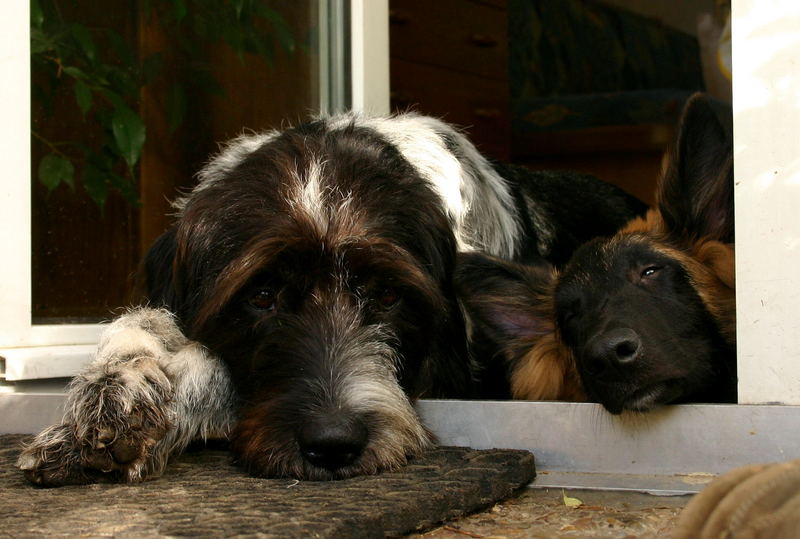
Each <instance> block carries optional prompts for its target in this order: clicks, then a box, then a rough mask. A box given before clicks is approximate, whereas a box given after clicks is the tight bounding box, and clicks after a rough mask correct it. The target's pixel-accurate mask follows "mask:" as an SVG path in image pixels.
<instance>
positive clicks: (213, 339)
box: [18, 114, 643, 485]
mask: <svg viewBox="0 0 800 539" xmlns="http://www.w3.org/2000/svg"><path fill="white" fill-rule="evenodd" d="M199 179H200V182H199V184H198V185H197V187H196V188H195V189H194V190H193V191H192V192H191V193H190V194H188V195H187V196H186V197H184V198H183V199H180V200H179V201H178V202H177V203H176V210H177V212H178V217H177V221H176V223H175V225H174V226H173V227H172V228H171V229H169V230H168V231H167V232H165V233H164V235H163V236H162V237H161V238H160V239H158V240H157V241H156V243H155V245H154V246H153V247H152V249H151V250H150V252H149V254H148V256H147V258H146V263H145V268H144V269H145V271H144V275H145V281H146V285H147V292H148V297H149V300H150V302H151V303H150V306H149V307H142V308H138V309H135V310H133V311H131V312H129V313H127V314H125V315H123V316H121V317H120V318H118V319H117V320H115V321H114V322H113V323H112V324H111V325H110V326H109V327H108V329H107V330H106V332H105V334H104V335H103V337H102V339H101V342H100V346H99V349H98V353H97V357H96V359H95V360H94V362H92V363H91V364H90V365H89V366H88V367H87V368H86V370H85V371H84V372H83V373H81V374H80V375H79V376H78V377H76V378H75V380H74V382H73V384H72V386H71V388H70V391H69V395H68V400H67V411H66V414H65V416H64V419H63V421H62V422H61V423H59V424H57V425H53V426H52V427H50V428H48V429H46V430H45V431H43V432H42V433H40V434H39V435H38V436H37V437H36V439H35V440H34V441H33V443H32V444H31V445H29V446H28V447H27V448H26V449H25V450H24V451H23V453H22V455H21V457H20V458H19V461H18V465H19V467H20V468H22V470H24V472H25V474H26V476H27V477H28V479H29V480H31V481H32V482H34V483H36V484H40V485H60V484H66V483H85V482H89V481H94V480H111V481H121V482H132V481H139V480H142V479H145V478H148V477H156V476H158V475H159V474H161V473H162V471H163V470H164V467H165V466H166V464H167V461H168V459H169V457H170V456H171V455H174V454H176V453H179V452H180V451H182V450H183V448H184V447H186V445H187V444H188V443H189V442H190V441H191V440H193V439H195V438H205V437H217V436H222V437H227V438H229V439H230V441H231V447H232V449H233V451H234V453H235V455H236V457H237V458H238V461H239V462H240V463H241V464H242V465H243V466H244V467H245V468H246V469H247V470H248V471H249V472H250V473H252V474H254V475H259V476H292V477H297V478H302V479H312V480H319V479H338V478H344V477H350V476H354V475H359V474H371V473H377V472H379V471H381V470H387V469H393V468H396V467H398V466H400V465H402V464H403V463H404V462H405V461H406V458H407V457H408V456H413V455H415V454H418V453H419V452H420V451H422V450H423V449H424V448H426V447H429V446H430V444H431V442H432V440H431V436H430V434H429V432H428V431H427V430H426V429H425V427H424V426H423V425H422V424H421V422H420V421H419V418H418V417H417V415H416V413H415V411H414V408H413V406H412V401H413V399H415V398H417V397H420V396H425V395H428V396H450V397H464V396H474V395H476V394H477V393H479V391H480V387H479V386H477V387H476V384H475V383H474V382H475V372H474V369H473V366H472V363H471V361H470V358H469V355H468V353H467V349H466V336H465V324H464V319H463V316H462V312H461V309H460V307H459V305H458V303H457V300H456V296H455V293H454V290H453V282H452V276H453V271H454V267H455V262H456V252H457V250H460V251H469V250H482V251H487V252H489V253H492V254H495V255H498V256H503V257H507V258H511V259H519V260H527V259H531V258H533V257H539V256H541V257H546V258H547V259H548V260H551V261H553V262H558V261H561V260H564V261H565V260H566V259H568V258H569V255H570V254H571V253H572V251H574V249H575V248H576V247H577V246H578V245H579V244H581V243H582V242H585V241H587V240H588V239H590V238H591V237H592V236H593V235H595V234H598V233H606V234H610V233H613V231H614V230H616V229H617V228H618V227H619V226H621V225H622V224H624V222H625V221H627V220H628V219H629V218H631V217H632V216H634V215H636V214H637V213H639V210H640V203H639V202H638V201H636V200H634V199H633V198H632V197H628V196H626V195H625V194H624V193H622V192H621V191H619V190H617V189H615V188H613V187H612V186H610V185H608V184H603V183H602V182H600V181H599V180H597V179H593V178H588V177H585V176H577V175H573V176H564V175H558V174H547V173H534V172H530V171H526V170H524V169H517V168H514V167H510V166H502V165H496V164H492V163H490V162H489V161H487V160H486V159H485V158H484V157H483V156H481V155H480V154H479V153H478V151H477V150H476V149H475V147H474V146H473V145H472V144H471V143H470V142H469V141H468V140H467V138H466V137H464V136H463V135H462V134H461V133H460V132H458V131H457V130H455V129H454V128H453V127H451V126H449V125H447V124H445V123H443V122H441V121H439V120H437V119H435V118H430V117H425V116H420V115H416V114H401V115H397V116H393V117H389V118H384V117H366V116H360V115H355V114H343V115H337V116H332V117H326V118H319V119H316V120H314V121H311V122H309V123H306V124H303V125H300V126H297V127H293V128H290V129H287V130H284V131H271V132H267V133H261V134H254V135H248V136H243V137H240V138H239V139H236V140H234V141H233V142H231V143H230V144H229V145H228V146H226V147H225V148H224V149H223V150H222V152H220V154H219V155H217V156H216V157H214V158H213V159H212V160H211V161H210V163H209V164H208V165H207V166H206V167H205V168H204V169H203V170H202V171H201V172H200V175H199ZM642 213H643V212H642ZM590 224H593V225H594V227H591V226H588V225H590Z"/></svg>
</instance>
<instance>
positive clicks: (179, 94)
mask: <svg viewBox="0 0 800 539" xmlns="http://www.w3.org/2000/svg"><path fill="white" fill-rule="evenodd" d="M185 116H186V92H184V91H183V86H181V85H180V84H173V85H172V88H171V89H170V92H169V96H167V122H168V125H169V132H170V133H174V132H175V130H176V129H177V128H178V127H179V126H180V125H181V124H182V123H183V118H184V117H185Z"/></svg>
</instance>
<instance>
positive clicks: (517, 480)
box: [0, 435, 535, 537]
mask: <svg viewBox="0 0 800 539" xmlns="http://www.w3.org/2000/svg"><path fill="white" fill-rule="evenodd" d="M27 439H29V437H28V436H21V435H5V436H0V523H2V524H1V525H2V529H0V536H8V537H42V536H50V537H52V536H70V537H72V536H81V537H164V536H171V537H175V536H204V537H208V536H237V535H247V536H253V537H383V536H386V535H388V536H398V535H402V534H405V533H409V532H412V531H415V530H419V529H423V528H427V527H430V526H433V525H434V524H436V523H438V522H442V521H444V520H446V519H449V518H452V517H456V516H460V515H463V514H466V513H469V512H472V511H475V510H477V509H481V508H483V507H486V506H488V505H490V504H492V503H494V502H497V501H499V500H502V499H504V498H506V497H508V496H510V495H512V494H513V493H514V492H515V491H517V490H518V489H520V488H521V487H523V486H525V485H526V484H528V483H529V482H530V481H531V480H532V479H533V477H534V476H535V471H534V460H533V455H531V454H530V453H528V452H526V451H515V450H501V449H493V450H482V451H476V450H472V449H465V448H439V449H435V450H432V451H429V452H428V453H426V454H424V455H423V456H422V457H419V458H416V459H414V460H412V461H411V462H410V463H409V464H408V465H407V466H405V467H404V468H402V469H400V470H399V471H396V472H391V473H384V474H380V475H376V476H367V477H355V478H352V479H346V480H343V481H328V482H313V481H295V480H292V479H259V478H254V477H249V476H248V475H246V474H245V473H244V472H242V470H241V469H239V468H237V467H236V466H235V465H233V464H232V463H231V456H230V454H229V453H228V452H227V451H224V450H219V449H208V448H205V449H202V450H196V451H190V452H187V453H185V454H183V455H182V456H180V457H179V458H178V459H176V461H175V462H173V463H172V464H171V465H170V467H169V468H168V469H167V473H166V474H165V475H164V477H161V478H159V479H155V480H152V481H146V482H144V483H139V484H135V485H117V484H107V483H105V484H94V485H86V486H69V487H61V488H50V489H42V488H36V487H33V486H31V485H29V484H28V483H27V482H26V481H25V479H24V478H23V476H22V473H21V472H20V471H19V470H17V469H16V467H15V466H14V462H15V461H16V458H17V455H18V454H19V447H20V444H21V443H22V442H23V441H25V440H27Z"/></svg>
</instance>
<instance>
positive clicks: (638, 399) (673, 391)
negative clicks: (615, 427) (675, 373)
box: [598, 380, 682, 415]
mask: <svg viewBox="0 0 800 539" xmlns="http://www.w3.org/2000/svg"><path fill="white" fill-rule="evenodd" d="M600 393H601V394H602V393H605V394H604V396H603V397H601V398H600V399H598V400H599V402H600V403H601V404H602V405H603V407H604V408H605V409H606V410H608V411H609V412H610V413H612V414H614V415H619V414H621V413H622V412H624V411H630V412H649V411H651V410H654V409H655V408H658V407H659V406H663V405H665V404H669V403H671V402H674V401H675V400H677V399H678V398H680V396H681V393H682V392H681V388H680V384H679V381H678V380H665V381H660V382H656V383H652V384H648V385H645V386H644V387H642V386H634V387H629V388H626V389H624V390H620V389H618V390H616V391H615V392H613V393H612V392H602V391H601V392H600ZM610 395H613V397H612V398H609V396H610Z"/></svg>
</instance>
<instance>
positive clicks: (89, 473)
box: [17, 357, 172, 486]
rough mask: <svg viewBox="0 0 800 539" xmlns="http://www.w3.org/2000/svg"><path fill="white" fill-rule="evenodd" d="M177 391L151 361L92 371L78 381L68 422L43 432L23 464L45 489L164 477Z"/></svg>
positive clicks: (24, 455) (133, 361)
mask: <svg viewBox="0 0 800 539" xmlns="http://www.w3.org/2000/svg"><path fill="white" fill-rule="evenodd" d="M171 393H172V389H171V385H170V382H169V380H168V379H167V377H166V375H165V374H164V372H163V371H162V370H161V369H160V368H159V367H158V365H157V364H156V362H155V361H153V360H152V359H150V358H147V357H142V358H134V359H128V360H126V361H124V362H111V363H109V364H107V365H104V367H103V368H102V369H101V370H98V371H90V372H88V373H85V374H83V375H81V376H79V377H77V378H76V379H75V380H74V381H73V383H72V386H71V389H70V395H69V401H68V404H67V412H66V414H65V420H64V423H62V424H61V425H56V426H53V427H50V428H48V429H46V430H44V431H43V432H42V433H40V434H39V435H38V436H37V437H36V438H35V439H34V441H33V442H32V443H31V444H30V445H29V446H27V447H26V448H25V449H24V450H23V452H22V454H21V455H20V457H19V460H18V461H17V465H18V466H19V468H20V469H22V470H23V471H24V473H25V476H26V477H27V478H28V480H29V481H31V482H32V483H34V484H37V485H41V486H58V485H68V484H76V483H89V482H93V481H116V482H135V481H141V480H142V479H145V478H147V477H150V476H154V475H158V474H160V473H161V472H162V471H163V468H164V465H165V464H166V460H167V456H168V449H169V448H162V447H160V446H159V442H160V441H161V440H162V439H163V438H164V436H165V435H166V433H167V432H168V431H169V429H170V427H171V424H172V418H171V412H170V408H169V401H170V397H171ZM162 445H163V444H162Z"/></svg>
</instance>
